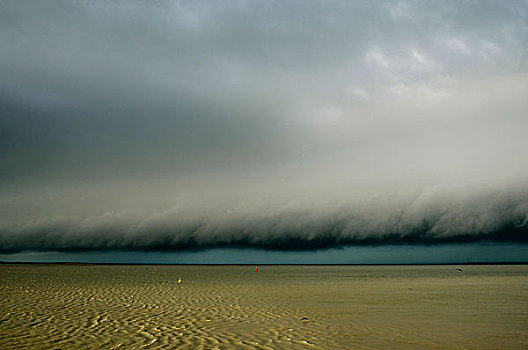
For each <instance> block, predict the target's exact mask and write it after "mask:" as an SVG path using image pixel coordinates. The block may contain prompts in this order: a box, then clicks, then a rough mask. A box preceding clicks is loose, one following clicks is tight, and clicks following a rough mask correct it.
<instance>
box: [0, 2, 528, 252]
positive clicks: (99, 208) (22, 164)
mask: <svg viewBox="0 0 528 350" xmlns="http://www.w3.org/2000/svg"><path fill="white" fill-rule="evenodd" d="M527 23H528V3H527V2H526V1H508V2H499V1H478V2H473V1H468V2H463V3H461V2H458V1H443V2H439V3H427V4H426V3H423V2H420V1H376V2H359V1H358V2H348V3H341V2H328V1H320V2H319V1H314V2H305V1H299V2H296V1H293V2H283V1H266V2H253V1H229V2H225V3H212V2H206V1H194V2H180V1H149V2H142V1H123V2H121V1H116V2H112V3H108V2H104V1H91V2H89V3H85V2H68V3H64V2H59V1H57V2H55V1H47V2H46V3H43V2H40V1H33V2H32V1H26V2H19V1H4V2H2V3H0V47H2V51H1V53H0V76H1V77H2V79H1V80H0V223H1V224H0V250H1V251H17V250H24V249H33V250H48V249H49V250H83V249H95V250H103V249H124V250H127V249H136V250H149V249H162V250H163V249H182V248H185V247H194V248H196V247H207V246H226V245H242V246H255V247H263V248H273V249H316V248H321V247H328V246H336V245H344V244H385V243H392V242H396V243H398V242H401V243H405V242H413V243H414V242H416V243H426V244H432V243H435V242H448V241H449V242H458V241H471V240H487V239H490V240H496V241H504V240H505V241H514V242H525V241H526V239H527V238H526V237H527V235H526V217H527V210H526V191H527V190H528V186H527V184H526V179H527V178H528V162H527V161H526V150H527V149H528V138H527V137H526V130H528V118H527V117H526V116H527V115H528V103H527V102H526V96H528V65H527V62H528V56H527V55H528V54H527V49H526V48H527V47H528V26H527Z"/></svg>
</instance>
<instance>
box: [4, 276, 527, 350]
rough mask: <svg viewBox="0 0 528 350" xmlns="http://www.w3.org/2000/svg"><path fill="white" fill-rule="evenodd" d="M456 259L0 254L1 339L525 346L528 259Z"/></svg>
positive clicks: (50, 345)
mask: <svg viewBox="0 0 528 350" xmlns="http://www.w3.org/2000/svg"><path fill="white" fill-rule="evenodd" d="M456 267H457V266H261V267H260V270H259V272H255V270H254V267H252V266H149V269H148V270H147V269H145V266H137V265H136V266H131V265H128V266H125V265H0V348H1V349H95V348H99V349H117V348H121V349H139V348H149V349H158V348H160V349H162V348H163V349H171V348H177V349H311V348H313V349H526V348H528V266H527V265H470V266H462V269H463V272H460V271H457V270H456ZM75 268H77V271H74V269H75ZM178 277H182V284H178V283H177V281H178Z"/></svg>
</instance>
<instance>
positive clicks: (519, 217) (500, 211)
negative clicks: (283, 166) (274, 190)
mask: <svg viewBox="0 0 528 350" xmlns="http://www.w3.org/2000/svg"><path fill="white" fill-rule="evenodd" d="M321 204H322V205H321ZM478 241H494V242H517V243H521V242H522V243H528V193H526V192H525V193H495V192H492V193H486V194H479V195H472V196H469V197H465V198H461V197H460V196H457V195H454V196H453V197H452V198H445V197H444V196H443V195H439V194H438V193H430V194H421V195H420V196H418V197H416V198H406V199H404V200H403V199H402V198H389V199H387V198H384V199H378V200H371V201H369V202H368V203H355V204H351V203H346V204H345V203H335V202H334V203H319V205H315V206H314V205H306V204H304V203H299V202H297V203H294V202H293V203H292V202H288V203H287V204H285V203H274V205H270V203H260V204H254V203H253V204H251V205H240V204H239V205H238V207H232V206H218V205H217V206H214V207H207V206H201V207H200V208H195V209H190V208H184V209H181V208H180V209H178V208H174V209H170V210H165V211H162V212H151V213H107V214H104V215H100V216H92V217H83V218H61V217H56V218H48V219H44V220H39V221H34V222H26V223H24V224H12V225H3V226H2V227H0V252H17V251H22V250H51V251H83V250H95V251H97V250H140V251H147V250H179V249H204V248H211V247H223V246H240V247H254V248H267V249H278V250H305V249H321V248H329V247H335V246H340V245H341V246H342V245H384V244H434V243H456V242H458V243H460V242H478Z"/></svg>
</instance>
